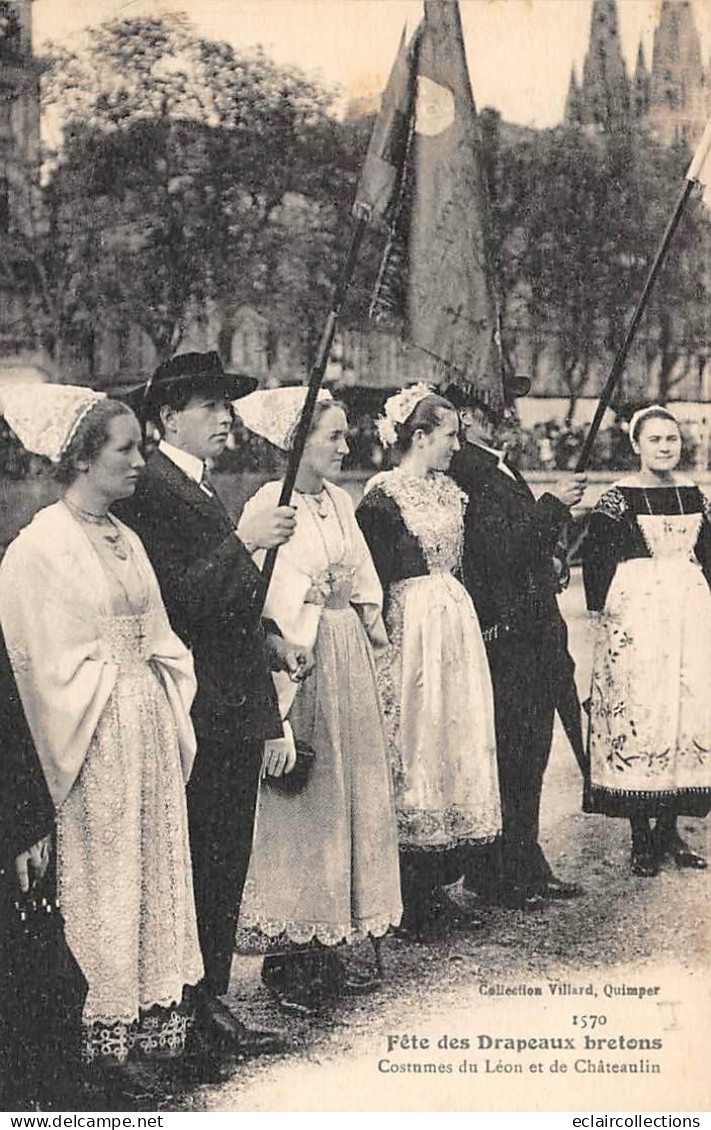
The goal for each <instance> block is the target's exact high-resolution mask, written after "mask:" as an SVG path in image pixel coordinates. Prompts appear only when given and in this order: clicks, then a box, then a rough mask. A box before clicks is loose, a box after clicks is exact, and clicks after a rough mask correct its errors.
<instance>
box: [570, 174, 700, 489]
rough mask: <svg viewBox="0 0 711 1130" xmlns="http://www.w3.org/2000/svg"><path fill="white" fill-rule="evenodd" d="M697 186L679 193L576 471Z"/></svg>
mask: <svg viewBox="0 0 711 1130" xmlns="http://www.w3.org/2000/svg"><path fill="white" fill-rule="evenodd" d="M695 184H696V180H695V179H689V180H686V181H685V182H684V187H683V189H682V190H681V192H680V193H679V198H678V200H677V202H676V208H675V209H674V214H673V216H672V217H671V219H670V220H669V223H668V224H667V228H666V231H665V232H664V236H663V238H662V242H661V243H660V245H659V250H658V251H657V254H656V255H655V257H654V262H653V263H652V266H651V268H650V271H649V274H648V275H647V281H646V282H645V284H644V289H643V291H642V294H641V295H640V298H639V301H638V303H637V306H636V308H635V311H634V314H633V315H632V319H631V321H630V324H629V326H628V327H627V333H626V334H625V339H624V341H623V342H622V345H621V346H620V348H619V350H618V352H617V356H616V357H615V360H614V361H613V363H612V368H611V369H610V375H609V377H608V378H607V381H606V382H605V387H604V388H603V390H602V395H601V396H600V399H599V401H598V405H597V408H596V410H595V415H594V417H593V421H592V424H591V425H590V430H589V431H588V434H587V435H586V437H585V442H584V443H583V446H582V449H581V451H580V455H579V456H578V462H577V464H576V466H575V470H576V471H578V472H580V471H585V469H586V468H587V465H588V460H589V458H590V452H591V451H592V447H593V444H594V443H595V439H596V437H597V433H598V431H599V430H600V424H601V423H602V418H603V416H604V415H605V412H606V411H607V408H608V407H609V404H610V401H611V400H612V395H613V393H614V391H615V389H616V388H617V385H618V383H619V380H620V377H621V376H622V372H623V370H624V367H625V362H626V361H627V356H628V354H629V351H630V348H631V346H632V342H633V341H634V338H635V335H636V333H637V329H638V328H639V323H640V321H641V320H642V315H643V314H644V311H645V310H646V308H647V302H648V300H649V295H650V293H651V291H652V287H653V286H654V283H655V282H656V279H657V275H658V274H659V272H660V270H661V268H662V264H663V262H664V259H665V258H666V254H667V251H668V250H669V244H670V243H671V241H672V239H673V237H674V232H675V231H676V229H677V226H678V224H679V220H680V219H681V216H682V213H683V211H684V209H685V207H686V203H687V201H688V199H689V197H690V195H691V192H692V189H693V188H694V185H695Z"/></svg>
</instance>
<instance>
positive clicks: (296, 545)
mask: <svg viewBox="0 0 711 1130" xmlns="http://www.w3.org/2000/svg"><path fill="white" fill-rule="evenodd" d="M325 489H326V491H327V492H328V495H329V497H330V498H331V501H332V503H333V505H334V507H335V510H336V513H337V514H338V517H339V520H340V523H341V529H342V530H343V534H344V538H345V548H344V557H343V562H344V564H347V565H349V566H351V567H352V568H353V569H354V578H353V592H352V595H351V604H353V605H354V606H355V607H356V610H357V612H358V614H359V616H360V618H361V620H362V622H363V626H364V627H365V630H366V632H367V633H368V636H369V638H370V642H371V644H372V645H373V647H374V648H382V647H385V646H387V642H388V639H387V635H386V632H385V626H384V624H383V619H382V614H381V613H382V606H383V590H382V588H381V585H380V580H379V579H378V574H377V573H376V571H375V566H374V565H373V560H372V558H371V556H370V550H369V549H368V546H367V543H366V541H365V538H364V537H363V534H362V533H361V530H360V526H359V525H358V523H357V521H356V517H355V512H354V510H353V503H352V502H351V499H350V496H349V495H348V493H347V492H346V491H345V490H343V489H342V488H341V487H337V486H334V484H333V483H328V482H327V483H326V484H325ZM280 492H281V483H280V482H270V483H265V484H264V486H263V487H261V488H260V490H258V491H257V493H256V494H255V495H253V496H252V498H250V499H249V501H248V502H247V504H246V506H245V508H244V513H245V514H249V513H253V512H255V511H258V510H260V509H263V508H265V507H268V506H276V504H277V502H278V501H279V494H280ZM292 505H294V506H296V509H297V514H296V529H295V531H294V533H293V535H292V537H291V538H290V539H289V541H288V542H286V544H285V545H282V546H281V547H280V549H279V552H278V554H277V558H276V565H275V568H274V574H273V576H272V580H271V583H270V585H269V592H268V594H267V601H266V604H265V607H264V615H265V616H266V617H267V618H268V619H270V620H274V621H275V622H276V623H277V624H278V625H279V628H280V630H281V632H282V634H283V635H284V638H285V639H286V640H288V641H289V643H293V644H298V645H300V646H302V647H308V648H312V647H313V646H314V644H315V643H316V636H317V634H318V626H319V621H320V619H321V613H322V612H323V608H322V606H321V605H320V604H312V603H310V602H307V600H306V595H307V593H308V591H309V589H310V588H311V587H312V585H313V584H314V581H316V580H317V579H318V577H319V575H320V574H322V573H323V572H324V570H326V569H327V568H328V566H329V565H332V564H334V563H333V562H330V561H329V560H328V556H327V553H326V548H325V546H324V544H323V541H322V540H321V538H319V537H314V536H313V525H312V523H311V522H310V520H309V518H308V517H302V516H301V513H300V511H301V510H302V509H303V508H304V507H305V505H306V504H305V503H304V502H303V500H301V499H300V497H299V495H298V494H295V495H294V497H293V499H292ZM264 556H265V555H264V551H263V550H259V551H258V552H257V553H255V555H254V560H255V561H256V563H257V564H258V565H259V566H260V568H261V566H262V563H263V561H264ZM274 683H275V686H276V689H277V695H278V697H279V707H280V710H281V714H282V718H285V717H286V716H287V714H288V712H289V710H290V709H291V704H292V702H293V700H294V695H295V694H296V689H297V687H296V686H295V684H294V683H293V682H292V681H291V679H290V678H289V677H288V675H286V674H284V673H283V672H276V673H275V674H274Z"/></svg>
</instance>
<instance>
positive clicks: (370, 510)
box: [356, 487, 429, 602]
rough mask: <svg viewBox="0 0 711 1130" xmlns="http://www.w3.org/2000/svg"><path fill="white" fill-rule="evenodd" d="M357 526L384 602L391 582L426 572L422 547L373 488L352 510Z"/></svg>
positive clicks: (393, 506)
mask: <svg viewBox="0 0 711 1130" xmlns="http://www.w3.org/2000/svg"><path fill="white" fill-rule="evenodd" d="M356 518H357V519H358V525H359V526H360V528H361V530H362V531H363V536H364V537H365V540H366V541H367V543H368V548H369V550H370V554H371V557H372V558H373V563H374V565H375V569H376V572H377V574H378V577H379V578H380V583H381V585H382V586H383V593H384V596H385V600H386V602H387V599H388V589H389V588H390V585H392V584H393V583H394V582H395V581H403V580H405V579H406V578H408V577H422V576H424V575H425V574H426V573H427V572H428V571H429V570H428V568H427V562H426V561H425V555H424V551H423V549H422V544H421V542H420V540H419V539H418V538H416V537H415V535H414V534H412V533H410V531H409V530H408V528H407V526H406V525H405V521H404V519H403V516H402V513H401V511H400V507H399V506H398V504H397V502H396V501H395V499H394V498H391V497H390V495H388V494H386V493H385V491H384V490H381V489H380V488H379V487H375V488H374V489H373V490H371V491H370V492H369V493H368V494H366V495H365V497H364V498H363V500H362V501H361V503H360V505H359V506H358V509H357V511H356Z"/></svg>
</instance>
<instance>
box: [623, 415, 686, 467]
mask: <svg viewBox="0 0 711 1130" xmlns="http://www.w3.org/2000/svg"><path fill="white" fill-rule="evenodd" d="M632 446H633V448H634V450H635V451H636V452H637V454H638V455H639V458H640V463H641V466H642V470H643V471H654V472H656V473H657V474H659V473H660V472H663V471H673V470H674V468H675V467H676V466H677V465H678V463H679V460H680V459H681V435H680V433H679V426H678V424H676V422H675V421H674V420H664V419H662V417H661V416H652V417H651V418H650V419H648V420H643V421H642V422H641V424H640V426H639V428H638V429H637V435H636V437H635V439H634V442H633V444H632Z"/></svg>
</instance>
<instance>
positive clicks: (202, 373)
mask: <svg viewBox="0 0 711 1130" xmlns="http://www.w3.org/2000/svg"><path fill="white" fill-rule="evenodd" d="M258 385H259V381H258V380H257V379H256V377H250V376H247V374H246V373H228V372H226V371H225V369H224V368H223V365H222V361H221V359H220V355H219V353H217V352H215V351H214V350H212V351H211V352H209V353H179V354H178V355H177V357H171V358H170V360H169V361H164V362H163V363H162V364H161V365H159V366H158V368H157V369H156V371H155V373H154V374H153V376H152V377H150V379H149V380H148V381H144V382H142V383H141V384H139V385H133V386H131V387H130V388H128V389H126V390H124V393H123V399H124V400H126V401H127V402H128V403H129V404H130V405H131V407H132V408H133V409H134V410H135V411H144V412H145V411H148V410H150V409H154V410H157V409H159V408H160V407H161V406H162V405H163V404H166V403H168V402H169V400H170V398H171V394H172V393H173V392H174V391H175V389H176V388H179V387H185V386H187V387H189V388H190V390H191V391H192V392H196V393H214V394H215V395H216V396H224V397H225V399H226V400H239V399H240V397H242V396H247V395H248V394H249V393H250V392H254V391H255V389H256V388H257V387H258Z"/></svg>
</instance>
